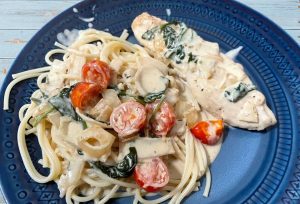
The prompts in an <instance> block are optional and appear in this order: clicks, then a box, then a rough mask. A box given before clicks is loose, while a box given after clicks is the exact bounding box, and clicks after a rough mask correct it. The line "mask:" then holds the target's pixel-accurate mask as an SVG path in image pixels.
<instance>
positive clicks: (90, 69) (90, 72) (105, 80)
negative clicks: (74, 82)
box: [82, 59, 111, 90]
mask: <svg viewBox="0 0 300 204" xmlns="http://www.w3.org/2000/svg"><path fill="white" fill-rule="evenodd" d="M82 78H83V81H85V82H89V83H96V84H98V85H99V86H100V87H101V89H102V90H104V89H106V88H107V86H108V84H109V81H110V78H111V69H110V67H109V65H108V64H106V63H105V62H103V61H101V60H98V59H96V60H93V61H91V62H88V63H86V64H85V65H83V67H82Z"/></svg>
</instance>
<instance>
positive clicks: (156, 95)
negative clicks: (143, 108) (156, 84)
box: [144, 90, 166, 103]
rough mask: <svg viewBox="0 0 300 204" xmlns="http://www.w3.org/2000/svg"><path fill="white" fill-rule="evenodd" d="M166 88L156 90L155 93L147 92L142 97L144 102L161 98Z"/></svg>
mask: <svg viewBox="0 0 300 204" xmlns="http://www.w3.org/2000/svg"><path fill="white" fill-rule="evenodd" d="M165 92H166V90H163V91H160V92H157V93H149V94H147V95H146V96H145V97H144V101H145V103H152V102H153V101H155V100H156V99H160V98H162V96H163V95H164V94H165Z"/></svg>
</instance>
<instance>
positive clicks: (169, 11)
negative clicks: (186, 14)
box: [166, 8, 171, 16]
mask: <svg viewBox="0 0 300 204" xmlns="http://www.w3.org/2000/svg"><path fill="white" fill-rule="evenodd" d="M166 13H167V16H171V9H169V8H167V9H166Z"/></svg>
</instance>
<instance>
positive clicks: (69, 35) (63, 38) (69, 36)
mask: <svg viewBox="0 0 300 204" xmlns="http://www.w3.org/2000/svg"><path fill="white" fill-rule="evenodd" d="M78 35H79V30H77V29H72V30H68V29H65V30H64V32H61V33H58V34H57V36H56V37H57V40H58V42H60V43H61V44H63V45H65V46H70V45H71V44H72V43H73V42H74V41H75V40H76V39H77V37H78Z"/></svg>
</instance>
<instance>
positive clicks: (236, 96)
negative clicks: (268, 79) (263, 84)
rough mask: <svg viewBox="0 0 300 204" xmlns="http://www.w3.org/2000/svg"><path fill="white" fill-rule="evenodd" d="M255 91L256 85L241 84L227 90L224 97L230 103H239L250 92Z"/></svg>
mask: <svg viewBox="0 0 300 204" xmlns="http://www.w3.org/2000/svg"><path fill="white" fill-rule="evenodd" d="M254 89H255V86H254V85H252V84H245V83H243V82H240V83H239V84H238V85H237V87H234V88H231V89H229V90H225V92H224V97H225V98H226V99H227V100H228V101H230V102H237V101H238V100H240V99H241V98H243V97H244V96H245V95H246V94H247V93H248V92H249V91H252V90H254Z"/></svg>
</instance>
